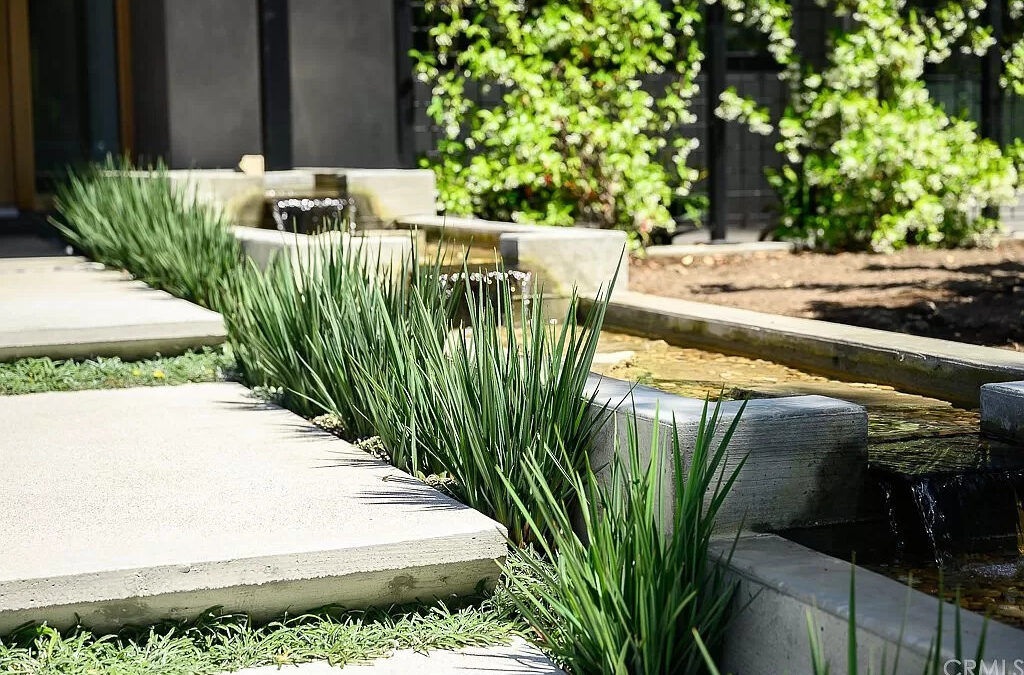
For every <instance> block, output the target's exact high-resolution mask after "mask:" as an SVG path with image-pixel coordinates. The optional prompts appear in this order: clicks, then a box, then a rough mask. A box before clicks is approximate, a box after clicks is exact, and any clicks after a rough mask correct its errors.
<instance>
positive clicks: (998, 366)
mask: <svg viewBox="0 0 1024 675" xmlns="http://www.w3.org/2000/svg"><path fill="white" fill-rule="evenodd" d="M583 301H584V302H585V303H589V300H588V299H587V298H584V299H583ZM605 326H607V327H608V328H613V329H619V330H624V331H626V332H631V333H635V334H639V335H644V336H647V337H655V338H661V339H664V340H666V341H668V342H670V343H673V344H678V345H684V346H697V347H703V348H707V349H713V350H715V351H719V352H725V353H731V354H740V355H743V356H752V357H754V358H762V359H770V360H772V361H776V362H778V363H783V364H786V365H789V366H794V367H797V368H804V369H806V370H810V371H814V372H818V373H822V374H825V375H829V376H831V377H836V378H839V379H846V380H857V381H867V382H876V383H881V384H888V385H892V386H894V387H896V388H897V389H901V390H903V391H907V392H911V393H916V394H923V395H925V396H931V397H933V398H938V399H942V400H946V401H951V402H952V403H955V404H957V405H964V406H969V407H977V406H978V401H979V393H978V392H979V388H980V387H981V385H983V384H987V383H989V382H1004V381H1009V380H1024V354H1021V353H1017V352H1011V351H1009V350H1006V349H996V348H994V347H978V346H975V345H969V344H963V343H960V342H950V341H948V340H937V339H934V338H925V337H917V336H914V335H905V334H903V333H891V332H888V331H883V330H876V329H873V328H861V327H859V326H848V325H845V324H839V323H831V322H827V321H817V320H814V319H801V318H795V317H789V316H782V315H778V314H766V313H763V312H755V311H751V310H746V309H736V308H733V307H723V306H720V305H713V304H708V303H702V302H692V301H688V300H677V299H675V298H666V297H661V296H656V295H647V294H643V293H630V292H625V291H624V292H619V293H616V294H615V297H614V298H613V299H612V303H611V305H610V306H609V307H608V313H607V315H606V318H605Z"/></svg>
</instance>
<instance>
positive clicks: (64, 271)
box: [0, 256, 225, 361]
mask: <svg viewBox="0 0 1024 675" xmlns="http://www.w3.org/2000/svg"><path fill="white" fill-rule="evenodd" d="M224 337H225V332H224V323H223V321H222V320H221V317H220V315H219V314H217V313H216V312H212V311H210V310H208V309H204V308H202V307H199V306H198V305H194V304H192V303H191V302H188V301H186V300H181V299H180V298H175V297H173V296H171V295H170V294H168V293H164V292H163V291H158V290H155V289H152V288H149V287H148V286H146V285H145V284H143V283H142V282H140V281H133V280H131V279H129V278H127V276H126V275H124V274H123V273H121V272H117V271H113V270H107V269H104V268H103V267H102V266H101V265H98V264H96V263H91V262H89V261H87V260H86V259H84V258H80V257H70V256H69V257H52V258H13V259H0V361H10V360H14V359H21V358H27V357H31V356H49V357H51V358H82V357H89V356H120V357H122V358H140V357H143V356H152V355H153V354H154V353H157V352H159V353H161V354H174V353H181V352H183V351H185V350H186V349H190V348H195V347H202V346H204V345H216V344H220V343H222V342H223V341H224Z"/></svg>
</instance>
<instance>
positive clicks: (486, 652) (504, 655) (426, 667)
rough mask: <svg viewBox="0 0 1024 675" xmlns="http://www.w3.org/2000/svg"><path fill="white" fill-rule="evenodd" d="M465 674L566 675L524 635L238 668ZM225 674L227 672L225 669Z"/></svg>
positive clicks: (326, 674) (261, 673)
mask: <svg viewBox="0 0 1024 675" xmlns="http://www.w3.org/2000/svg"><path fill="white" fill-rule="evenodd" d="M339 673H344V675H407V674H408V673H430V675H462V674H465V673H487V674H488V675H564V672H563V671H562V669H561V668H559V667H558V666H556V665H555V664H554V663H552V662H551V660H550V659H548V657H547V656H545V655H544V653H543V652H541V651H540V650H539V649H537V648H536V647H534V646H533V645H531V644H529V643H528V642H526V640H523V639H522V638H515V639H514V640H512V642H511V643H510V644H508V645H498V646H494V647H468V648H466V649H460V650H458V651H447V650H437V651H431V652H426V653H424V652H416V651H413V650H411V649H402V650H399V651H397V652H395V653H394V654H393V655H391V657H389V658H386V659H379V660H377V661H373V662H371V663H360V664H352V665H348V666H345V667H344V668H343V669H339V668H336V667H334V666H331V665H330V664H329V663H327V662H325V661H316V662H313V663H303V664H300V665H296V666H263V667H259V668H245V669H243V670H238V671H235V675H337V674H339ZM224 675H227V673H225V674H224Z"/></svg>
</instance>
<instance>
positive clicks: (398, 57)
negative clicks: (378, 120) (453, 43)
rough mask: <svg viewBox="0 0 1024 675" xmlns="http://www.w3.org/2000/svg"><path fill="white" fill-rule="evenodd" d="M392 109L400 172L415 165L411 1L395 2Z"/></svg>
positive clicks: (414, 99)
mask: <svg viewBox="0 0 1024 675" xmlns="http://www.w3.org/2000/svg"><path fill="white" fill-rule="evenodd" d="M394 12H395V14H394V26H395V104H396V105H395V107H396V118H397V119H396V122H397V123H398V161H399V162H400V163H401V164H402V167H403V168H412V167H414V166H415V165H416V147H415V140H416V138H415V132H416V129H415V124H416V90H415V86H416V83H415V81H414V79H413V72H412V68H413V66H412V58H411V57H410V56H409V50H411V49H412V48H413V41H412V31H413V10H412V2H411V0H394Z"/></svg>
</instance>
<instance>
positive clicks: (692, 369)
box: [593, 331, 979, 444]
mask: <svg viewBox="0 0 1024 675" xmlns="http://www.w3.org/2000/svg"><path fill="white" fill-rule="evenodd" d="M599 352H600V353H602V354H606V355H607V354H617V355H618V356H619V357H620V358H619V359H617V360H614V361H611V360H609V361H607V362H600V359H599V362H598V363H595V365H594V368H593V370H594V371H595V372H599V373H601V374H603V375H610V376H612V377H617V378H620V379H624V380H630V381H637V382H640V383H641V384H646V385H650V386H652V387H656V388H658V389H661V390H663V391H667V392H669V393H673V394H679V395H681V396H691V397H695V398H704V397H705V396H710V397H711V398H717V397H718V396H719V395H720V394H722V395H724V396H725V397H726V398H744V397H747V396H749V397H750V398H775V397H779V396H800V395H805V394H819V395H821V396H831V397H834V398H839V399H843V400H846V401H851V402H853V403H857V404H859V405H862V406H864V407H865V408H867V411H868V435H869V437H870V439H871V442H872V443H873V444H874V443H881V442H884V441H894V440H905V439H911V438H919V437H922V436H924V437H937V436H940V435H947V434H958V433H959V434H962V433H974V432H976V431H977V428H978V420H979V418H978V413H977V412H976V411H970V410H963V409H961V408H956V407H954V406H953V405H952V404H950V403H947V402H946V401H939V400H937V399H933V398H928V397H925V396H917V395H914V394H906V393H903V392H899V391H896V390H895V389H893V388H892V387H889V386H886V385H880V384H873V383H870V382H843V381H840V380H833V379H830V378H828V377H823V376H821V375H815V374H812V373H807V372H804V371H802V370H797V369H796V368H790V367H788V366H784V365H781V364H778V363H774V362H772V361H766V360H763V359H751V358H747V357H743V356H730V355H727V354H719V353H716V352H710V351H705V350H702V349H693V348H687V347H677V346H674V345H670V344H668V343H666V342H665V341H664V340H650V339H647V338H642V337H636V336H633V335H625V334H622V333H613V332H610V331H606V332H604V333H602V335H601V343H600V347H599Z"/></svg>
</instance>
